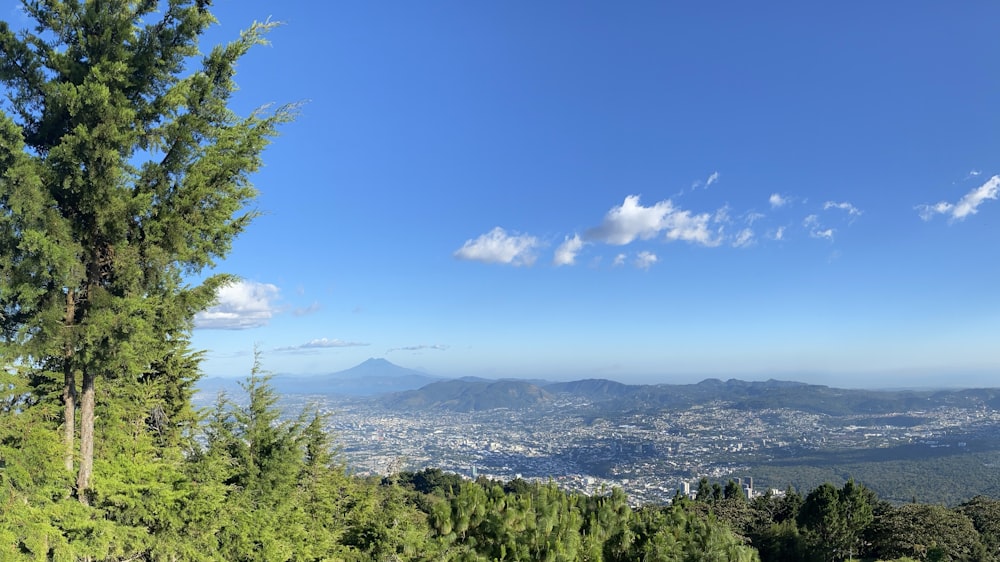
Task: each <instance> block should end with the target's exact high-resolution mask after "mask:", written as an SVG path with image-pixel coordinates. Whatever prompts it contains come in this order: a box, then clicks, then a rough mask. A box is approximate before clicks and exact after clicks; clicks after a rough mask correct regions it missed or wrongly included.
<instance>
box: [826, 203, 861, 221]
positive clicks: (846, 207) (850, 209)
mask: <svg viewBox="0 0 1000 562" xmlns="http://www.w3.org/2000/svg"><path fill="white" fill-rule="evenodd" d="M830 209H840V210H841V211H847V214H848V215H851V216H855V217H856V216H859V215H861V210H860V209H858V208H857V207H855V206H854V205H851V204H850V203H848V202H847V201H844V202H842V203H837V202H836V201H827V202H826V203H823V210H824V211H828V210H830Z"/></svg>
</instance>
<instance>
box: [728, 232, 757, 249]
mask: <svg viewBox="0 0 1000 562" xmlns="http://www.w3.org/2000/svg"><path fill="white" fill-rule="evenodd" d="M755 242H756V240H754V237H753V230H750V229H749V228H744V229H743V230H741V231H740V232H739V234H737V235H736V238H735V239H734V240H733V247H734V248H746V247H747V246H753V245H754V243H755Z"/></svg>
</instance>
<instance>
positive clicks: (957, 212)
mask: <svg viewBox="0 0 1000 562" xmlns="http://www.w3.org/2000/svg"><path fill="white" fill-rule="evenodd" d="M998 196H1000V176H993V177H991V178H990V179H988V180H986V183H984V184H983V185H981V186H979V187H977V188H975V189H973V190H972V191H970V192H968V193H966V194H965V195H964V196H962V198H961V199H959V200H958V202H957V203H955V204H951V203H948V202H946V201H940V202H938V203H935V204H933V205H928V204H923V205H917V207H916V209H917V212H918V213H919V214H920V218H922V219H924V220H925V221H929V220H931V219H932V218H934V215H949V216H950V218H951V220H965V217H967V216H969V215H974V214H976V213H978V212H979V206H980V205H982V204H983V203H984V202H985V201H986V200H988V199H996V198H997V197H998Z"/></svg>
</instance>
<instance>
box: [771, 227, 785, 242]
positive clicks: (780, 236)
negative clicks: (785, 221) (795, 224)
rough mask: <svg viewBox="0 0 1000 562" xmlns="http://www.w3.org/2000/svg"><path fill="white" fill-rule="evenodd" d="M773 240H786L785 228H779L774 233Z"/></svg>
mask: <svg viewBox="0 0 1000 562" xmlns="http://www.w3.org/2000/svg"><path fill="white" fill-rule="evenodd" d="M771 239H772V240H784V239H785V227H783V226H779V227H778V228H777V229H776V230H775V231H774V233H772V234H771Z"/></svg>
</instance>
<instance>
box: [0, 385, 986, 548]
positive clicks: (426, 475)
mask: <svg viewBox="0 0 1000 562" xmlns="http://www.w3.org/2000/svg"><path fill="white" fill-rule="evenodd" d="M10 384H11V383H10V382H8V388H11V387H10V386H9V385H10ZM245 385H246V390H247V394H248V398H249V400H248V401H246V402H243V403H240V404H237V403H235V402H232V401H229V400H227V399H226V398H225V396H220V398H219V400H218V402H217V405H216V407H215V408H214V409H212V410H211V411H209V412H204V413H203V419H201V421H199V422H197V423H195V420H197V419H198V417H199V416H197V415H195V413H194V412H192V417H191V418H190V419H191V421H192V423H191V425H190V426H188V427H187V428H186V429H185V430H184V431H178V432H170V431H164V427H163V425H162V423H160V422H157V420H156V418H155V417H154V416H153V415H149V414H147V415H146V416H141V415H136V416H134V417H129V416H125V415H124V414H125V410H126V408H125V407H124V406H118V407H117V408H115V407H112V404H113V403H115V402H118V401H120V400H121V399H120V398H117V399H116V397H114V396H113V395H112V394H111V393H109V394H108V395H107V396H103V395H102V396H101V398H100V400H99V403H100V404H106V405H107V407H106V408H102V416H100V418H99V419H101V420H106V421H103V422H101V423H99V424H98V430H97V433H98V435H99V436H100V437H101V438H100V439H99V440H98V443H99V444H100V445H101V446H100V447H99V448H98V449H97V455H96V457H97V458H98V459H100V461H99V462H96V463H95V469H96V470H95V472H94V483H93V487H92V490H91V491H90V492H89V497H88V500H87V501H86V502H81V501H79V500H78V499H76V498H74V497H72V495H71V494H70V492H69V491H70V490H72V483H73V480H72V477H71V475H70V474H69V473H67V472H66V471H65V470H64V467H62V466H60V465H61V458H60V455H59V450H60V443H59V439H58V435H59V434H58V431H57V429H58V424H57V423H53V417H52V416H48V418H49V419H48V420H47V419H46V417H47V416H46V415H45V410H46V408H45V407H44V404H43V403H40V404H37V405H31V406H30V407H28V408H19V407H16V406H14V405H15V404H25V402H23V401H18V400H14V399H13V398H8V399H7V402H6V403H5V406H6V407H5V410H4V412H3V414H2V416H3V422H4V423H3V424H2V425H0V428H2V429H0V443H2V449H0V459H2V465H0V466H2V469H0V485H2V488H0V491H2V494H3V496H2V498H0V499H2V502H3V503H2V509H0V559H3V560H109V561H110V560H113V561H124V560H260V561H280V560H483V561H487V560H595V561H596V560H607V561H626V560H663V561H674V560H676V561H687V560H690V561H696V560H697V561H700V560H712V561H716V560H717V561H723V560H730V561H743V560H746V561H749V560H758V559H759V560H762V561H765V562H766V561H770V560H773V561H793V562H794V561H812V560H828V561H840V560H845V559H849V558H851V557H853V558H856V559H871V560H875V559H879V560H908V559H912V560H969V561H972V560H976V561H990V560H1000V501H997V500H993V499H987V498H981V497H979V498H974V499H972V500H970V501H967V502H965V503H963V504H961V505H959V506H957V507H955V508H945V507H942V506H939V505H922V504H902V505H893V504H890V503H888V502H884V501H881V500H879V498H878V497H877V496H876V495H875V494H874V493H873V492H871V491H870V490H868V489H867V488H865V487H864V486H862V485H859V484H856V483H854V482H853V481H849V482H848V483H847V484H845V485H843V487H840V488H838V487H835V486H833V485H831V484H824V485H822V486H819V487H817V488H815V489H813V490H812V491H810V492H809V493H808V494H806V495H804V496H803V495H801V494H799V493H797V492H795V491H794V490H786V491H785V492H784V493H769V494H766V495H764V496H761V497H755V498H753V499H752V500H749V499H747V498H746V497H745V495H744V494H743V491H742V490H741V489H740V488H739V486H737V485H736V483H735V482H732V481H730V482H727V483H726V484H725V485H723V484H722V483H719V482H716V483H711V482H709V481H708V480H707V479H702V481H701V482H700V485H699V486H698V490H697V494H696V496H695V497H694V498H693V499H690V498H684V497H680V496H678V497H677V498H675V501H674V502H673V503H672V504H671V505H669V506H642V507H633V506H630V505H629V502H628V498H627V497H626V496H625V494H624V493H622V492H621V491H620V490H618V489H612V490H608V491H607V492H606V493H603V494H597V495H594V496H585V495H581V494H576V493H568V492H564V491H561V490H559V489H558V488H557V487H556V486H555V485H554V484H552V483H537V482H530V483H529V482H525V481H523V480H514V481H510V482H498V481H493V480H489V479H486V478H479V479H478V480H476V481H470V480H467V479H463V478H462V477H460V476H458V475H455V474H450V473H444V472H442V471H440V470H436V469H427V470H423V471H420V472H416V473H413V472H404V473H399V474H395V475H392V476H389V477H384V478H372V477H368V478H365V477H357V476H351V475H349V474H348V473H347V472H346V470H345V467H343V466H342V465H340V464H339V463H338V462H337V455H336V450H335V447H334V443H333V441H332V439H331V437H330V436H329V434H328V433H327V432H326V431H325V429H324V425H325V420H324V419H323V418H322V416H320V415H318V414H316V413H315V412H305V413H303V414H302V415H301V416H299V417H298V418H297V419H295V420H284V421H283V420H281V418H280V412H279V410H278V408H277V407H276V406H275V401H276V399H277V395H276V394H275V392H274V391H273V389H272V388H271V387H270V386H269V384H268V382H267V377H265V376H262V375H261V373H260V372H259V370H258V369H255V370H254V372H253V373H252V375H251V376H250V378H249V379H248V380H247V382H246V383H245ZM22 397H23V395H22ZM105 412H106V413H105ZM119 416H121V417H119ZM54 419H58V418H57V417H56V418H54ZM158 423H160V425H158Z"/></svg>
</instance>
